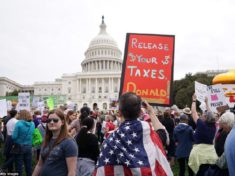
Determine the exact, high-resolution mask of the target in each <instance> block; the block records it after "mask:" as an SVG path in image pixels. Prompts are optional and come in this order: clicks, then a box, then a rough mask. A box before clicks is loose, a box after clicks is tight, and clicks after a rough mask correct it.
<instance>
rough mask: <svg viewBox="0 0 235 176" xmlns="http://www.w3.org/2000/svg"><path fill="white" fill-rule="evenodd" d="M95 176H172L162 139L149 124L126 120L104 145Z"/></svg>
mask: <svg viewBox="0 0 235 176" xmlns="http://www.w3.org/2000/svg"><path fill="white" fill-rule="evenodd" d="M94 175H95V176H111V175H115V176H155V175H156V176H171V175H173V173H172V171H171V168H170V165H169V163H168V161H167V158H166V156H165V151H164V149H163V146H162V142H161V140H160V138H159V136H158V135H157V134H156V132H155V131H153V129H152V127H151V126H150V125H149V123H147V122H144V121H139V120H132V121H125V122H123V123H122V124H121V125H120V127H119V128H118V129H117V130H116V131H114V132H113V133H112V134H111V135H110V136H109V137H108V138H107V139H106V140H105V141H104V143H103V145H102V147H101V152H100V156H99V159H98V162H97V168H96V170H95V173H94Z"/></svg>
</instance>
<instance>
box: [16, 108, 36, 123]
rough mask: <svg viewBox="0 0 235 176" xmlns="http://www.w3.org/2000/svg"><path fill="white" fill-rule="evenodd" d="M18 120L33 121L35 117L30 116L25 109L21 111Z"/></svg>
mask: <svg viewBox="0 0 235 176" xmlns="http://www.w3.org/2000/svg"><path fill="white" fill-rule="evenodd" d="M18 119H19V120H25V121H32V120H33V117H32V115H31V114H30V112H29V111H27V110H25V109H23V110H20V112H19V114H18Z"/></svg>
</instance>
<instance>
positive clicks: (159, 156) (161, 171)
mask: <svg viewBox="0 0 235 176" xmlns="http://www.w3.org/2000/svg"><path fill="white" fill-rule="evenodd" d="M150 137H151V139H152V141H153V142H154V144H155V149H156V150H155V151H156V152H155V153H156V154H155V159H156V164H155V172H156V173H157V174H158V175H160V176H165V175H168V176H173V173H172V170H171V167H170V165H169V163H168V160H167V158H166V154H165V150H164V149H163V145H162V142H161V140H160V138H159V136H158V135H157V134H156V132H155V131H153V130H151V133H150Z"/></svg>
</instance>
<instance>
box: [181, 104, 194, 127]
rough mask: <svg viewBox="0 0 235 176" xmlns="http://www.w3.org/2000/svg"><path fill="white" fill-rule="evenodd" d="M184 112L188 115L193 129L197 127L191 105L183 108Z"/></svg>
mask: <svg viewBox="0 0 235 176" xmlns="http://www.w3.org/2000/svg"><path fill="white" fill-rule="evenodd" d="M183 113H184V114H185V115H187V116H188V124H189V126H191V127H192V128H193V130H195V129H196V122H195V121H194V120H193V118H192V115H191V114H192V112H191V110H190V108H189V107H186V108H184V109H183Z"/></svg>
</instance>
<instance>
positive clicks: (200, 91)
mask: <svg viewBox="0 0 235 176" xmlns="http://www.w3.org/2000/svg"><path fill="white" fill-rule="evenodd" d="M195 94H196V96H197V100H198V101H200V102H201V103H202V102H205V98H206V97H207V96H208V93H207V85H205V84H201V83H199V82H197V81H195Z"/></svg>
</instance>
